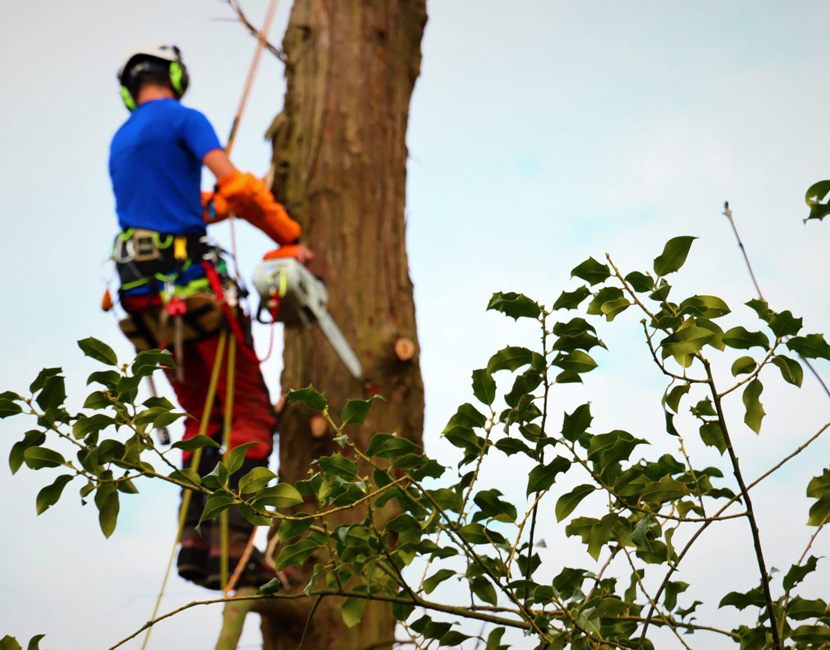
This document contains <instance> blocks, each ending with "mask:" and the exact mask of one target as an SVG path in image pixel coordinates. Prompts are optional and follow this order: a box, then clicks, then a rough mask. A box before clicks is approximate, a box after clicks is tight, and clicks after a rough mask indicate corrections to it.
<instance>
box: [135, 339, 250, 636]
mask: <svg viewBox="0 0 830 650" xmlns="http://www.w3.org/2000/svg"><path fill="white" fill-rule="evenodd" d="M227 338H228V332H227V330H222V332H221V333H220V334H219V342H218V344H217V346H216V357H215V358H214V360H213V371H212V372H211V375H210V384H208V391H207V395H206V396H205V408H204V409H203V410H202V420H201V422H199V434H198V435H200V436H203V435H205V434H206V433H207V428H208V423H209V422H210V414H211V412H212V411H213V402H214V401H215V399H216V386H217V384H218V383H219V373H220V372H221V371H222V356H223V354H224V352H225V343H226V341H227ZM234 340H235V339H234V338H233V337H232V338H231V341H234ZM201 461H202V448H201V447H200V448H199V449H197V450H196V451H194V452H193V457H192V458H191V461H190V466H191V467H193V468H195V469H196V472H198V471H199V464H200V463H201ZM192 496H193V492H192V491H191V490H184V494H183V495H182V505H181V509H180V510H179V524H178V527H177V529H176V539H175V540H174V542H173V550H172V551H170V558H169V559H168V561H167V570H166V571H165V572H164V580H163V581H162V583H161V591H159V595H158V598H156V606H155V608H154V609H153V615H152V616H151V617H150V620H155V618H156V616H158V613H159V608H160V607H161V600H162V598H164V591H165V589H166V588H167V581H168V580H169V578H170V571H171V569H172V568H173V560H174V559H175V557H176V549H177V548H178V546H179V542H181V540H182V531H183V530H184V520H185V516H186V514H187V509H188V507H189V506H190V500H191V498H192ZM152 629H153V628H152V627H148V628H147V634H145V635H144V643H142V644H141V650H145V649H146V648H147V642H148V641H149V640H150V632H151V631H152Z"/></svg>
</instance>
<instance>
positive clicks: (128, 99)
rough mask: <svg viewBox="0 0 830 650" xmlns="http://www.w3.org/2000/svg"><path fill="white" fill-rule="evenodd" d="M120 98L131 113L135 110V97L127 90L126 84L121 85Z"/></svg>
mask: <svg viewBox="0 0 830 650" xmlns="http://www.w3.org/2000/svg"><path fill="white" fill-rule="evenodd" d="M121 99H122V100H123V101H124V106H126V107H127V110H129V111H130V112H131V113H132V112H133V111H134V110H135V108H136V106H135V99H133V96H132V95H131V94H130V91H129V90H127V86H121Z"/></svg>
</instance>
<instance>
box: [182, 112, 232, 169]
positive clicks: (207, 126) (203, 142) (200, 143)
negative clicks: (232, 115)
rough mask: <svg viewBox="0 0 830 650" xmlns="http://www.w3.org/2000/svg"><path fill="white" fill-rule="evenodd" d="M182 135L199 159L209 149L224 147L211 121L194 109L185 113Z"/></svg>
mask: <svg viewBox="0 0 830 650" xmlns="http://www.w3.org/2000/svg"><path fill="white" fill-rule="evenodd" d="M181 135H182V138H183V139H184V142H185V144H186V145H187V148H188V149H190V151H192V152H193V154H194V155H195V156H196V158H197V159H198V160H199V161H201V160H202V159H203V158H204V157H205V154H207V153H208V152H209V151H213V150H214V149H221V148H222V145H221V143H220V142H219V138H218V136H217V135H216V131H214V129H213V126H212V125H211V123H210V122H209V121H208V119H207V118H206V117H205V116H204V115H202V113H200V112H199V111H195V110H193V109H190V110H188V111H187V112H186V113H185V119H184V123H183V124H182V132H181Z"/></svg>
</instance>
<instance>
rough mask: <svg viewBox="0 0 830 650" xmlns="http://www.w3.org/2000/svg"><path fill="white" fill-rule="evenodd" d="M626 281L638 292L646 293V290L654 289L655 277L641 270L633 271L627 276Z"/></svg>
mask: <svg viewBox="0 0 830 650" xmlns="http://www.w3.org/2000/svg"><path fill="white" fill-rule="evenodd" d="M625 281H626V282H627V283H628V284H630V285H631V288H632V289H634V291H636V292H637V293H645V292H646V291H654V278H652V277H651V276H650V275H646V274H645V273H640V272H639V271H632V272H631V273H629V274H628V275H626V276H625Z"/></svg>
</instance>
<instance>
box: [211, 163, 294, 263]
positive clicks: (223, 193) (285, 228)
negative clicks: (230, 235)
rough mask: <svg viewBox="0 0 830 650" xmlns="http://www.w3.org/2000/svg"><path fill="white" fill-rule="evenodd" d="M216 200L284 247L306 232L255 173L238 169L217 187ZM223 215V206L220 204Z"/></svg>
mask: <svg viewBox="0 0 830 650" xmlns="http://www.w3.org/2000/svg"><path fill="white" fill-rule="evenodd" d="M216 187H217V191H216V196H215V197H214V205H216V203H215V202H216V199H220V200H224V203H225V205H226V206H227V209H228V210H229V211H231V212H233V213H235V214H236V215H237V216H239V217H242V218H243V219H245V221H247V222H249V223H251V224H252V225H254V226H256V227H257V228H259V229H260V230H261V231H262V232H264V233H265V234H266V235H268V236H269V237H270V238H271V239H273V240H274V241H275V242H277V243H278V244H280V245H281V246H282V245H284V244H292V243H294V242H296V241H297V238H298V237H299V236H300V233H301V232H302V229H301V228H300V224H298V223H297V222H296V221H294V220H293V219H292V218H291V217H289V216H288V213H287V212H286V211H285V208H283V207H282V205H280V204H279V203H277V202H276V201H275V200H274V197H273V196H272V195H271V192H269V191H268V189H267V188H266V187H265V184H264V183H263V182H262V181H261V180H259V179H258V178H257V177H256V176H254V175H253V174H249V173H246V174H243V173H242V172H240V171H238V170H234V172H233V173H232V174H230V175H228V176H225V178H223V179H221V180H220V181H219V182H218V183H217V184H216ZM216 211H217V213H218V212H219V205H216Z"/></svg>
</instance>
